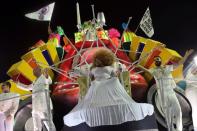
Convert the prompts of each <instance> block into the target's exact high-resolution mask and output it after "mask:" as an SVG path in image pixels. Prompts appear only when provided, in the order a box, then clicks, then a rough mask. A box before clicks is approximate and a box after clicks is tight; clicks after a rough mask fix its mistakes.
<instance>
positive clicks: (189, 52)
mask: <svg viewBox="0 0 197 131" xmlns="http://www.w3.org/2000/svg"><path fill="white" fill-rule="evenodd" d="M193 52H194V49H189V50H187V51H186V53H185V55H187V56H189V55H191V54H192V53H193Z"/></svg>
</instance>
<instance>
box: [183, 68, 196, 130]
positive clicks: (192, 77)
mask: <svg viewBox="0 0 197 131" xmlns="http://www.w3.org/2000/svg"><path fill="white" fill-rule="evenodd" d="M185 81H186V90H185V96H186V97H187V98H188V100H189V101H190V103H191V106H192V120H193V126H194V131H197V67H195V68H194V69H192V70H189V71H188V73H187V75H186V77H185Z"/></svg>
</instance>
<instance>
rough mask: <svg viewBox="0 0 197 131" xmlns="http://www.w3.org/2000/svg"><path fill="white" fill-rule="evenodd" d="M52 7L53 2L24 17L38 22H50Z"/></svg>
mask: <svg viewBox="0 0 197 131" xmlns="http://www.w3.org/2000/svg"><path fill="white" fill-rule="evenodd" d="M54 5H55V2H54V3H51V4H49V5H47V6H45V7H43V8H41V9H39V10H38V11H35V12H33V13H28V14H25V16H26V17H28V18H30V19H35V20H40V21H51V17H52V14H53V9H54Z"/></svg>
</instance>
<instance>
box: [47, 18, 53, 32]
mask: <svg viewBox="0 0 197 131" xmlns="http://www.w3.org/2000/svg"><path fill="white" fill-rule="evenodd" d="M51 33H53V31H52V30H51V21H49V24H48V34H49V35H50V34H51Z"/></svg>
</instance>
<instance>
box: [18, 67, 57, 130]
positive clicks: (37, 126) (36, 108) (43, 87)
mask: <svg viewBox="0 0 197 131" xmlns="http://www.w3.org/2000/svg"><path fill="white" fill-rule="evenodd" d="M33 73H34V75H35V76H36V77H37V79H36V80H35V81H34V82H33V83H32V84H31V85H24V84H22V83H19V82H18V83H17V84H18V86H19V87H22V88H23V89H29V90H32V93H33V94H32V118H33V124H34V131H42V128H43V126H42V125H43V124H45V126H46V128H50V129H48V130H50V131H56V128H55V125H54V123H53V121H52V113H51V111H52V109H53V105H52V102H51V99H50V96H49V85H50V84H52V80H51V78H50V76H49V75H48V70H47V69H45V70H43V71H42V70H41V68H40V67H36V68H34V70H33ZM49 104H50V105H49Z"/></svg>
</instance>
